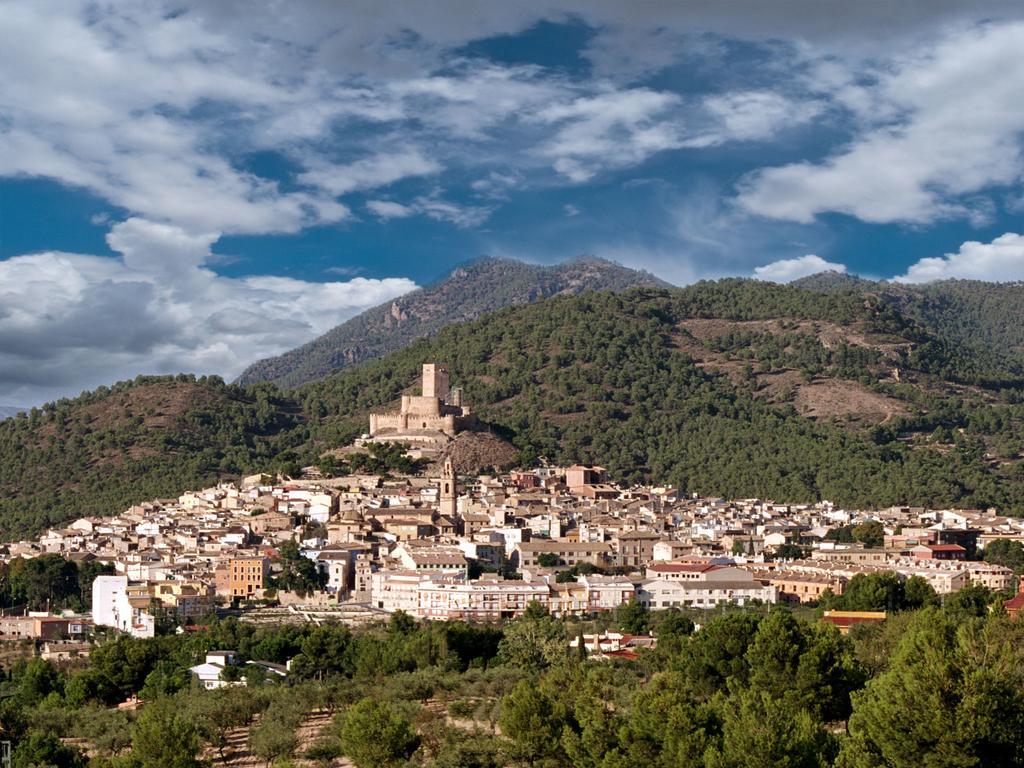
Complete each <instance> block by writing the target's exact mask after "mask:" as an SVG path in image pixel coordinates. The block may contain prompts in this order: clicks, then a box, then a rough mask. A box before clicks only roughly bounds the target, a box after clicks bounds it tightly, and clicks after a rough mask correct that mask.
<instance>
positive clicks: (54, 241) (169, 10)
mask: <svg viewBox="0 0 1024 768" xmlns="http://www.w3.org/2000/svg"><path fill="white" fill-rule="evenodd" d="M0 71H2V72H4V77H2V78H0V405H24V406H30V405H36V404H39V403H42V402H44V401H46V400H51V399H54V398H57V397H64V396H73V395H75V394H77V393H79V392H81V391H83V390H86V389H90V388H93V387H96V386H98V385H100V384H109V383H112V382H114V381H117V380H121V379H126V378H133V377H134V376H136V375H138V374H159V373H177V372H180V371H186V372H194V373H197V374H217V375H221V376H224V377H225V378H226V379H231V378H233V377H234V376H237V375H238V373H240V372H241V370H242V369H243V368H244V367H245V366H246V365H248V364H249V363H251V362H253V361H255V360H256V359H259V358H262V357H267V356H271V355H276V354H279V353H281V352H283V351H285V350H287V349H290V348H292V347H294V346H297V345H299V344H302V343H304V342H306V341H309V340H310V339H312V338H314V337H316V336H317V335H319V334H321V333H323V332H325V331H327V330H328V329H330V328H331V327H333V326H335V325H337V324H338V323H340V322H343V321H344V320H345V319H347V318H349V317H351V316H353V315H355V314H357V313H359V312H361V311H362V310H364V309H366V308H368V307H371V306H374V305H377V304H380V303H382V302H385V301H388V300H390V299H392V298H394V297H396V296H399V295H401V294H403V293H406V292H408V291H410V290H412V289H414V288H415V287H416V286H419V285H424V284H428V283H430V282H431V281H434V280H437V279H439V278H441V277H443V276H444V275H445V274H446V273H447V272H449V271H450V270H451V269H452V268H453V267H455V266H456V265H458V264H460V263H462V262H465V261H467V260H469V259H473V258H476V257H479V256H484V255H489V256H500V257H510V258H518V259H523V260H527V261H531V262H536V263H554V262H558V261H561V260H564V259H566V258H571V257H573V256H578V255H583V254H589V255H594V256H599V257H603V258H607V259H611V260H614V261H617V262H619V263H622V264H625V265H627V266H631V267H637V268H642V269H646V270H649V271H651V272H653V273H655V274H657V275H658V276H660V277H662V278H664V279H666V280H668V281H670V282H672V283H675V284H677V285H685V284H688V283H692V282H694V281H696V280H701V279H714V278H718V277H723V276H745V277H757V278H760V279H765V280H774V281H780V282H785V281H789V280H792V279H795V278H798V277H801V276H803V275H807V274H812V273H814V272H819V271H822V270H827V269H832V270H837V271H847V272H851V273H856V274H860V275H863V276H867V277H873V278H884V279H890V280H898V281H906V282H927V281H931V280H939V279H947V278H976V279H985V280H999V281H1006V280H1022V279H1024V221H1022V215H1024V185H1022V172H1024V156H1022V136H1024V99H1022V98H1021V94H1022V93H1024V4H1021V3H1020V2H1018V1H1017V0H1012V1H1010V0H975V1H974V2H970V3H967V2H961V1H960V0H902V1H901V2H899V3H892V2H889V0H885V1H884V2H883V1H882V0H862V1H861V2H857V3H851V2H848V0H841V1H840V0H773V1H770V0H731V1H730V2H720V0H636V1H634V2H630V3H626V2H621V0H616V1H612V0H585V1H583V0H580V1H579V2H562V3H557V2H544V1H542V0H517V2H513V3H494V2H468V0H432V2H430V3H413V2H391V1H389V0H348V1H347V2H344V3H339V2H335V1H334V0H309V1H307V2H303V1H302V0H264V2H259V3H252V2H242V0H218V2H202V1H200V0H177V1H176V2H160V1H158V0H145V1H141V0H117V2H96V1H92V2H76V1H75V0H61V1H60V2H50V1H49V0H0Z"/></svg>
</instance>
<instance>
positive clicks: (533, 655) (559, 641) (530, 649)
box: [498, 603, 567, 670]
mask: <svg viewBox="0 0 1024 768" xmlns="http://www.w3.org/2000/svg"><path fill="white" fill-rule="evenodd" d="M566 642H567V640H566V634H565V626H564V625H563V624H562V623H561V622H560V621H558V620H556V619H553V618H551V616H549V615H548V613H547V611H546V610H545V609H544V608H543V607H542V606H540V604H539V603H531V604H530V605H529V606H527V610H526V611H525V612H524V615H523V617H522V618H521V619H517V620H516V621H513V622H512V623H511V624H509V625H508V626H507V627H506V628H505V632H504V636H503V637H502V638H501V641H500V642H499V643H498V660H499V661H500V662H502V663H503V664H509V665H511V666H514V667H517V668H519V669H530V670H540V669H545V668H547V667H549V666H551V665H552V664H557V663H558V662H559V661H561V660H562V659H564V658H565V656H566V647H567V646H566Z"/></svg>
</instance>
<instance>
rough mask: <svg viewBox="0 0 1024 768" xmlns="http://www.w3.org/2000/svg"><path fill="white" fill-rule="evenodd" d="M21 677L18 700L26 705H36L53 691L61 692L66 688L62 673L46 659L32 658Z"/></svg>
mask: <svg viewBox="0 0 1024 768" xmlns="http://www.w3.org/2000/svg"><path fill="white" fill-rule="evenodd" d="M19 678H20V679H19V680H18V701H19V702H20V703H21V704H22V705H23V706H26V707H32V706H35V705H36V704H38V703H39V702H41V701H42V700H43V699H45V698H46V697H47V696H49V695H50V694H51V693H61V692H62V691H63V690H64V679H63V677H62V675H61V673H60V672H59V671H58V670H57V668H56V667H54V666H53V664H51V663H50V662H49V661H46V660H44V659H30V660H29V661H28V662H27V663H26V664H25V667H24V669H23V670H22V671H21V674H20V675H19Z"/></svg>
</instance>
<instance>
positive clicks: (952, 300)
mask: <svg viewBox="0 0 1024 768" xmlns="http://www.w3.org/2000/svg"><path fill="white" fill-rule="evenodd" d="M793 285H794V286H796V287H797V288H802V289H806V290H815V291H837V290H838V291H850V290H855V291H859V292H861V293H871V294H874V295H876V296H878V297H879V298H881V299H883V300H885V301H887V302H889V303H890V304H892V305H893V306H894V307H896V308H897V309H898V310H899V311H900V312H901V313H903V314H904V315H906V316H907V317H909V318H912V319H913V320H915V321H917V322H919V323H920V324H921V325H922V326H924V327H925V328H927V329H928V330H929V331H931V332H932V333H934V334H936V335H938V336H941V337H942V338H945V339H946V340H948V341H951V342H957V343H961V344H969V345H971V346H975V347H987V348H989V349H999V350H1004V351H1011V352H1014V353H1017V354H1021V353H1024V323H1021V318H1024V283H1020V282H1016V283H986V282H982V281H980V280H940V281H938V282H934V283H925V284H922V285H911V284H903V283H891V282H888V281H880V282H873V281H871V280H864V279H862V278H859V277H855V276H853V275H842V274H838V273H836V272H824V273H821V274H819V275H811V276H810V277H805V278H802V279H801V280H797V281H796V282H794V283H793Z"/></svg>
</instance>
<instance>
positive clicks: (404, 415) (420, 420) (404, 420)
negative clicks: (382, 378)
mask: <svg viewBox="0 0 1024 768" xmlns="http://www.w3.org/2000/svg"><path fill="white" fill-rule="evenodd" d="M472 419H473V417H472V415H471V413H470V410H469V407H468V406H466V405H464V404H463V402H462V390H461V389H460V388H458V387H456V388H455V389H452V388H451V387H450V385H449V381H448V368H447V367H446V366H444V365H440V364H438V363H424V365H423V383H422V394H420V395H402V404H401V406H400V408H399V410H398V411H385V412H383V413H371V414H370V436H371V437H378V436H381V435H384V436H389V437H390V436H394V437H398V436H403V435H410V434H412V435H414V434H416V433H423V432H442V433H444V434H445V435H448V436H449V437H454V436H455V435H456V433H458V432H459V431H461V430H462V429H464V428H465V427H466V426H468V425H469V424H470V422H471V421H472Z"/></svg>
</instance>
